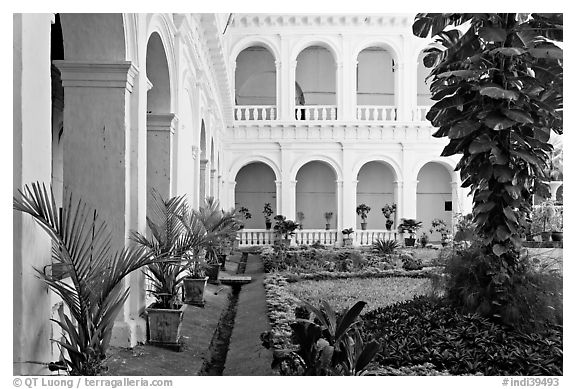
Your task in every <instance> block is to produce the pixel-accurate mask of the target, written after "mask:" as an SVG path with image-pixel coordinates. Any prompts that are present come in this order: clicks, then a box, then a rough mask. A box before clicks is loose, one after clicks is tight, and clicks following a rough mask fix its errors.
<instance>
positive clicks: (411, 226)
mask: <svg viewBox="0 0 576 389" xmlns="http://www.w3.org/2000/svg"><path fill="white" fill-rule="evenodd" d="M420 228H422V222H419V221H416V220H415V219H402V223H400V225H399V226H398V230H399V231H400V232H401V233H405V232H408V234H409V237H408V238H404V245H405V246H407V247H414V244H415V243H416V238H415V237H414V236H415V234H416V231H418V230H419V229H420Z"/></svg>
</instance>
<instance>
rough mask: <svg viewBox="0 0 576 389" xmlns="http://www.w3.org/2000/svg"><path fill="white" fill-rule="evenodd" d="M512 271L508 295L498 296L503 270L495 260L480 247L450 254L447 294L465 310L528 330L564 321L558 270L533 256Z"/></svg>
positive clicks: (445, 279)
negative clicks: (539, 264)
mask: <svg viewBox="0 0 576 389" xmlns="http://www.w3.org/2000/svg"><path fill="white" fill-rule="evenodd" d="M519 265H520V266H519V270H518V271H517V272H516V273H514V274H512V275H511V279H510V280H509V283H510V285H512V287H511V288H509V291H508V296H507V299H506V300H505V301H504V302H503V303H500V302H498V301H497V300H496V297H497V293H498V286H499V285H498V283H495V282H494V279H493V274H494V273H496V272H499V271H500V269H499V268H495V267H494V261H492V260H490V258H488V257H486V255H484V253H483V252H482V251H481V250H480V249H478V248H477V247H475V246H474V247H472V248H470V249H468V250H462V251H460V252H458V253H456V254H455V255H452V256H449V257H448V259H447V262H446V267H445V277H444V282H445V284H444V287H445V290H446V296H447V298H448V299H449V301H450V302H452V303H453V304H454V305H455V306H457V307H460V308H461V309H462V310H463V311H464V312H470V313H479V314H482V315H483V316H486V317H489V318H490V319H492V320H494V321H497V322H501V323H505V324H508V325H513V326H515V327H517V328H520V329H524V330H526V331H540V330H541V329H543V328H544V329H545V328H546V327H547V326H548V325H550V324H562V276H561V274H560V273H559V272H557V271H539V270H537V269H536V268H535V267H534V266H532V265H531V263H530V259H529V258H526V257H525V258H523V259H521V260H520V262H519Z"/></svg>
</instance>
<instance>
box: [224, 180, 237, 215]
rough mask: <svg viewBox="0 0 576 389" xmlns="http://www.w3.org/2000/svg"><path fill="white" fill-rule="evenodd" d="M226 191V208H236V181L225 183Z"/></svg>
mask: <svg viewBox="0 0 576 389" xmlns="http://www.w3.org/2000/svg"><path fill="white" fill-rule="evenodd" d="M226 184H227V185H226V186H227V190H228V196H227V197H228V208H236V181H228V182H227V183H226Z"/></svg>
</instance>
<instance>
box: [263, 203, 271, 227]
mask: <svg viewBox="0 0 576 389" xmlns="http://www.w3.org/2000/svg"><path fill="white" fill-rule="evenodd" d="M262 213H263V214H264V221H265V223H266V229H267V230H269V229H271V228H272V221H271V220H270V216H271V215H272V213H273V212H272V206H271V205H270V203H266V204H264V210H263V211H262Z"/></svg>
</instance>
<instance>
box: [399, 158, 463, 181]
mask: <svg viewBox="0 0 576 389" xmlns="http://www.w3.org/2000/svg"><path fill="white" fill-rule="evenodd" d="M430 162H434V163H437V164H439V165H442V166H444V168H445V169H446V170H447V171H448V174H450V178H451V180H452V182H457V181H458V180H459V178H460V177H459V176H458V172H456V171H454V169H455V168H456V164H457V162H455V161H453V160H452V159H449V158H430V157H424V158H421V159H419V160H418V161H417V162H416V163H415V164H414V166H413V168H412V170H411V171H410V176H411V177H413V179H414V180H416V179H417V177H418V173H419V172H420V170H421V169H422V167H423V166H424V165H426V164H427V163H430ZM406 178H407V179H408V177H406Z"/></svg>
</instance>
